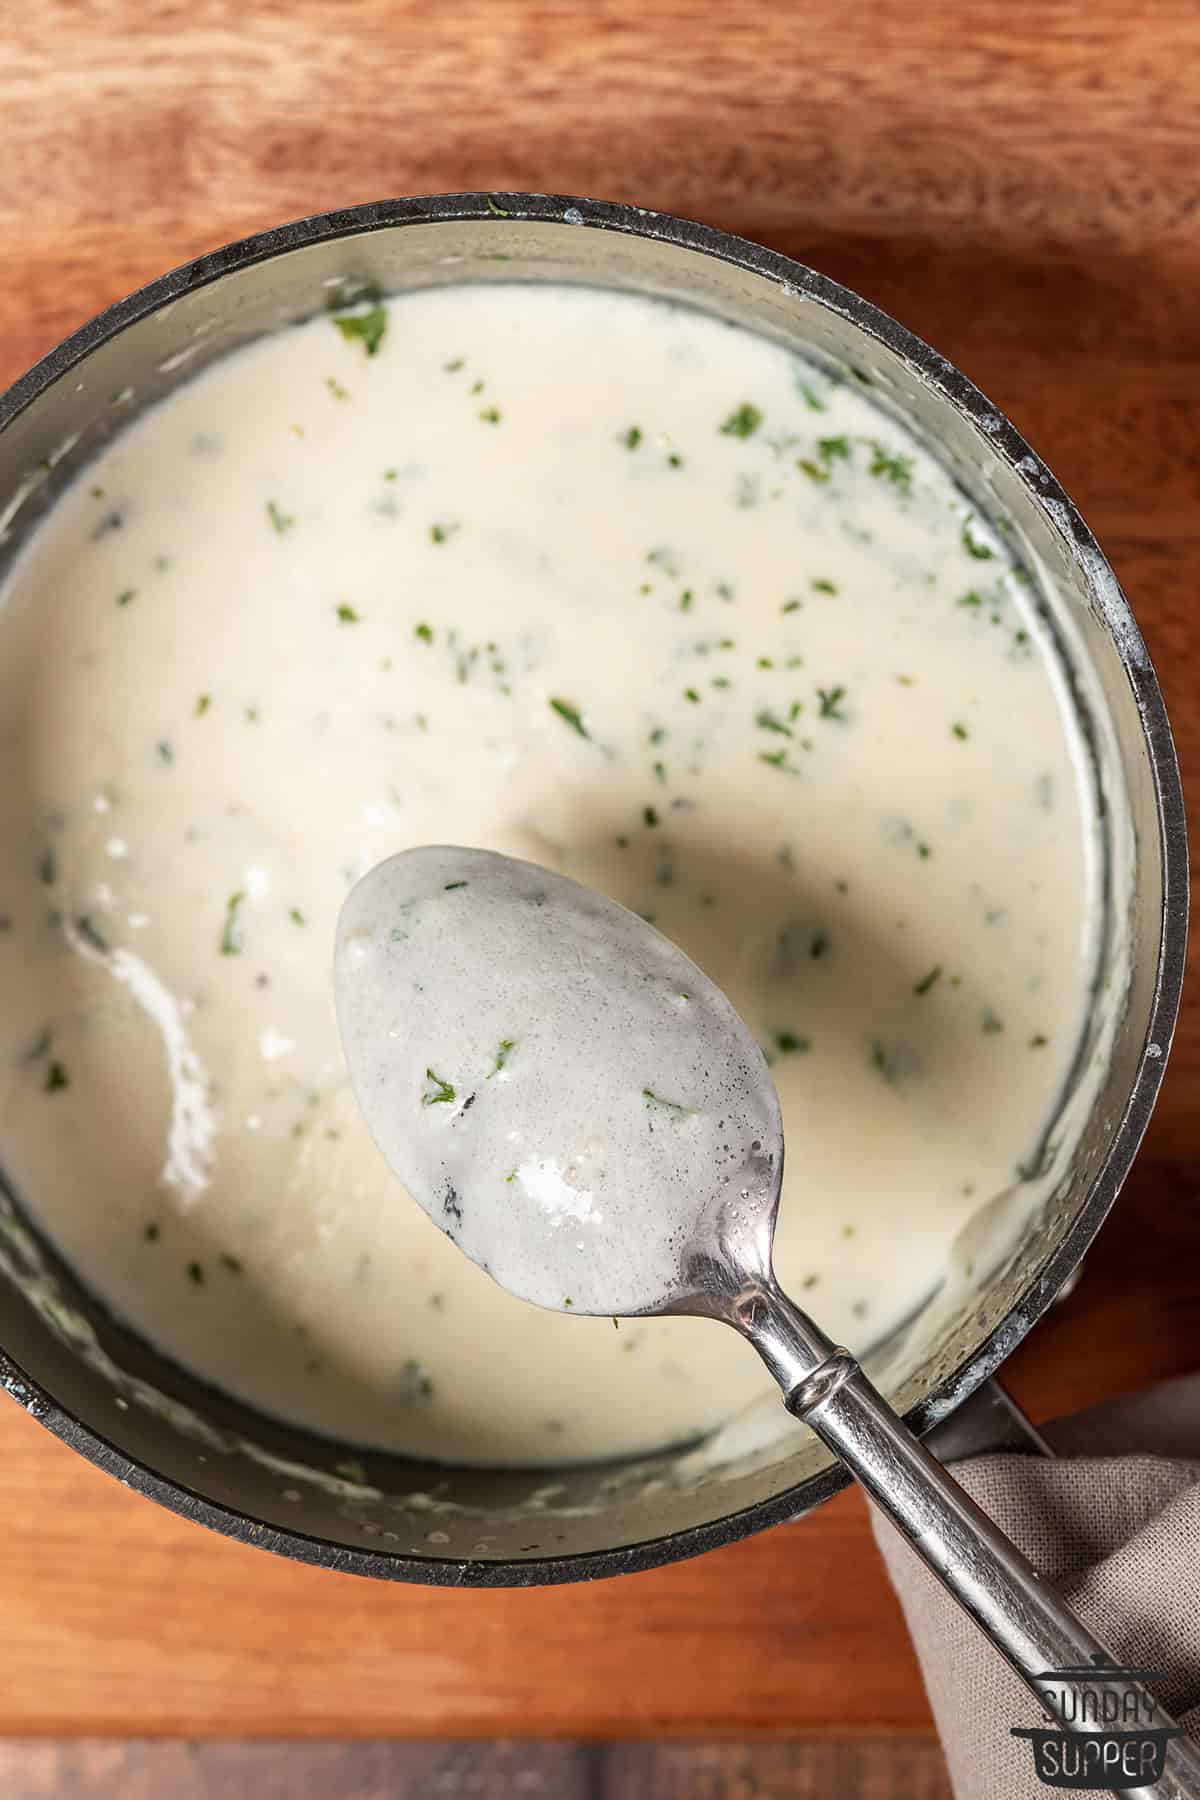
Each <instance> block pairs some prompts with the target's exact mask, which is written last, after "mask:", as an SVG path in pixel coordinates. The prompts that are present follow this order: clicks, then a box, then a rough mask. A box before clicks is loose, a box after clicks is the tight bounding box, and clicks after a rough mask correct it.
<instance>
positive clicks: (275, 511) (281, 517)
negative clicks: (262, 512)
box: [267, 500, 296, 537]
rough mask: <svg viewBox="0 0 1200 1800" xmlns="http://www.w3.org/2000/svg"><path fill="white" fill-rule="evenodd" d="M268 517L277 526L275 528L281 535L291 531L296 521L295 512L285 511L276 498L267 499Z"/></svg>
mask: <svg viewBox="0 0 1200 1800" xmlns="http://www.w3.org/2000/svg"><path fill="white" fill-rule="evenodd" d="M267 517H268V519H270V521H271V524H272V525H273V526H274V527H275V530H276V531H277V532H278V533H279V536H280V537H282V536H283V534H284V532H285V531H290V530H291V528H292V526H293V525H294V524H295V523H296V520H295V516H294V514H292V513H285V512H284V510H283V508H282V507H281V506H279V505H278V504H277V503H276V502H275V501H274V500H268V501H267Z"/></svg>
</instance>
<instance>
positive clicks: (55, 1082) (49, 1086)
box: [42, 1061, 71, 1094]
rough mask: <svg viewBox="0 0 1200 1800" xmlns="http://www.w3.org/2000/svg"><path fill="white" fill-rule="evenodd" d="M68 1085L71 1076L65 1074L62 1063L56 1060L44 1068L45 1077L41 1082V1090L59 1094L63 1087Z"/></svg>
mask: <svg viewBox="0 0 1200 1800" xmlns="http://www.w3.org/2000/svg"><path fill="white" fill-rule="evenodd" d="M70 1085H71V1077H70V1076H69V1075H68V1074H67V1071H66V1069H65V1068H64V1067H63V1065H62V1063H60V1062H57V1061H56V1062H52V1063H50V1064H49V1066H48V1067H47V1069H46V1078H45V1080H44V1081H43V1082H42V1089H43V1092H45V1093H47V1094H59V1093H61V1092H62V1090H63V1088H68V1087H70Z"/></svg>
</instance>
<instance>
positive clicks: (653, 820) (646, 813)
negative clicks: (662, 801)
mask: <svg viewBox="0 0 1200 1800" xmlns="http://www.w3.org/2000/svg"><path fill="white" fill-rule="evenodd" d="M642 818H643V820H644V821H645V823H646V825H647V826H648V828H649V829H650V830H651V831H653V830H654V827H655V826H656V825H657V824H658V814H657V813H656V812H655V810H654V808H653V807H652V806H644V807H643V808H642Z"/></svg>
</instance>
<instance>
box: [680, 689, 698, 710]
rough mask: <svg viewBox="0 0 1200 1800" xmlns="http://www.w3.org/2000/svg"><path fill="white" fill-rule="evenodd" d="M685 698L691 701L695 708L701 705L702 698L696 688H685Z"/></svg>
mask: <svg viewBox="0 0 1200 1800" xmlns="http://www.w3.org/2000/svg"><path fill="white" fill-rule="evenodd" d="M683 697H684V699H685V700H690V701H691V702H692V705H693V706H698V705H699V704H700V696H699V694H698V693H697V692H696V690H695V688H684V690H683Z"/></svg>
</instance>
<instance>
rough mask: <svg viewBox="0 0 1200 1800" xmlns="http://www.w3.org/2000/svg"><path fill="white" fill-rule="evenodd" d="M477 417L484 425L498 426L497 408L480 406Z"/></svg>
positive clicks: (498, 411) (499, 416) (499, 413)
mask: <svg viewBox="0 0 1200 1800" xmlns="http://www.w3.org/2000/svg"><path fill="white" fill-rule="evenodd" d="M479 417H480V418H481V419H482V420H483V422H484V424H485V425H498V424H499V423H500V419H501V412H500V408H499V407H498V406H482V407H480V409H479Z"/></svg>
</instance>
